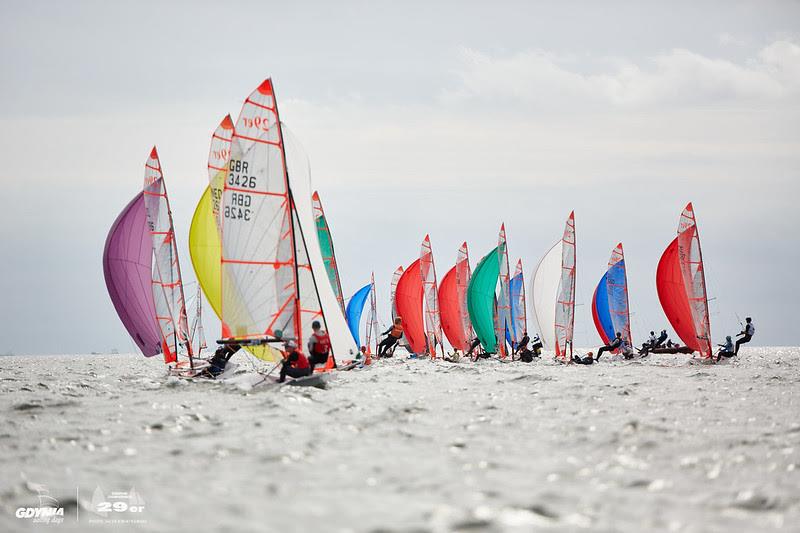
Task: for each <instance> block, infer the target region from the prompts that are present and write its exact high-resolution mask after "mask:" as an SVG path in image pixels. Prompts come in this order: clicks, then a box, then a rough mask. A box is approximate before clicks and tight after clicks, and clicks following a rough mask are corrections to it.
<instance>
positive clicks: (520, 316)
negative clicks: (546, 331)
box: [509, 259, 528, 348]
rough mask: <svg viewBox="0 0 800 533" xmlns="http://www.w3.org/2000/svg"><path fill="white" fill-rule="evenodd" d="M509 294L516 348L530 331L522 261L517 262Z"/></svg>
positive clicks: (510, 282) (514, 345)
mask: <svg viewBox="0 0 800 533" xmlns="http://www.w3.org/2000/svg"><path fill="white" fill-rule="evenodd" d="M509 292H510V294H511V325H512V328H511V329H512V330H513V344H512V346H513V347H515V348H516V346H517V343H518V342H519V340H520V339H521V338H522V336H523V335H524V334H525V333H527V331H528V324H527V322H528V318H527V313H526V305H527V302H526V301H525V279H524V277H523V273H522V259H520V260H519V261H517V268H516V270H515V271H514V277H513V278H511V280H510V281H509Z"/></svg>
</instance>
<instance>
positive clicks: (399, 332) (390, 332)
mask: <svg viewBox="0 0 800 533" xmlns="http://www.w3.org/2000/svg"><path fill="white" fill-rule="evenodd" d="M381 335H387V337H386V338H385V339H383V340H382V341H381V343H380V344H379V345H378V357H391V356H392V354H391V353H390V352H389V350H391V349H392V348H394V345H395V344H397V343H398V342H400V337H402V336H403V317H400V316H398V317H395V319H394V323H393V324H392V325H391V327H390V328H389V329H387V330H386V331H384V332H383V333H381Z"/></svg>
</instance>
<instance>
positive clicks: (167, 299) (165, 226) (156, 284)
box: [143, 147, 192, 362]
mask: <svg viewBox="0 0 800 533" xmlns="http://www.w3.org/2000/svg"><path fill="white" fill-rule="evenodd" d="M143 192H144V205H145V211H146V216H147V225H148V229H149V231H150V237H151V239H152V243H153V276H152V283H153V297H154V300H155V306H156V317H157V319H158V324H159V327H160V329H161V337H162V341H163V345H162V349H163V350H164V360H165V361H166V362H174V361H176V360H177V359H176V358H177V353H178V349H179V345H182V346H183V347H184V349H185V350H187V351H188V353H189V355H190V357H191V353H192V352H191V350H192V349H191V343H190V342H189V321H188V318H187V316H186V303H185V297H184V294H183V283H182V281H181V271H180V263H179V261H178V249H177V246H176V243H175V229H174V228H173V225H172V213H171V212H170V208H169V199H168V197H167V188H166V185H165V184H164V175H163V173H162V171H161V162H160V161H159V159H158V152H157V150H156V148H155V147H153V150H152V151H151V152H150V157H149V158H148V159H147V163H146V164H145V175H144V187H143Z"/></svg>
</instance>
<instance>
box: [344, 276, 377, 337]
mask: <svg viewBox="0 0 800 533" xmlns="http://www.w3.org/2000/svg"><path fill="white" fill-rule="evenodd" d="M371 290H372V284H369V283H368V284H367V285H364V286H363V287H361V288H360V289H358V290H357V291H356V293H355V294H354V295H353V296H352V297H351V298H350V301H349V302H348V303H347V309H346V310H345V317H346V318H347V326H348V327H349V328H350V333H351V334H352V335H353V340H354V341H356V345H357V346H361V335H360V333H359V330H360V325H361V315H362V314H363V312H364V304H366V303H367V298H368V297H369V294H370V291H371Z"/></svg>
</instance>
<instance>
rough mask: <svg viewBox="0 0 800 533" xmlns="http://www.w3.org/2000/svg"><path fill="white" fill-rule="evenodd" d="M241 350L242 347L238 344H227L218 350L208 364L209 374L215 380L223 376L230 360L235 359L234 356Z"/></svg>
mask: <svg viewBox="0 0 800 533" xmlns="http://www.w3.org/2000/svg"><path fill="white" fill-rule="evenodd" d="M240 348H241V346H239V345H238V344H226V345H224V346H220V347H219V348H217V351H216V352H214V355H213V356H211V360H210V361H209V362H208V363H209V366H208V369H206V371H207V372H208V374H209V375H210V376H211V377H214V378H215V377H217V376H219V375H220V374H222V373H223V372H224V371H225V367H226V366H227V365H228V361H230V358H231V357H233V354H235V353H236V352H238V351H239V349H240Z"/></svg>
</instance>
